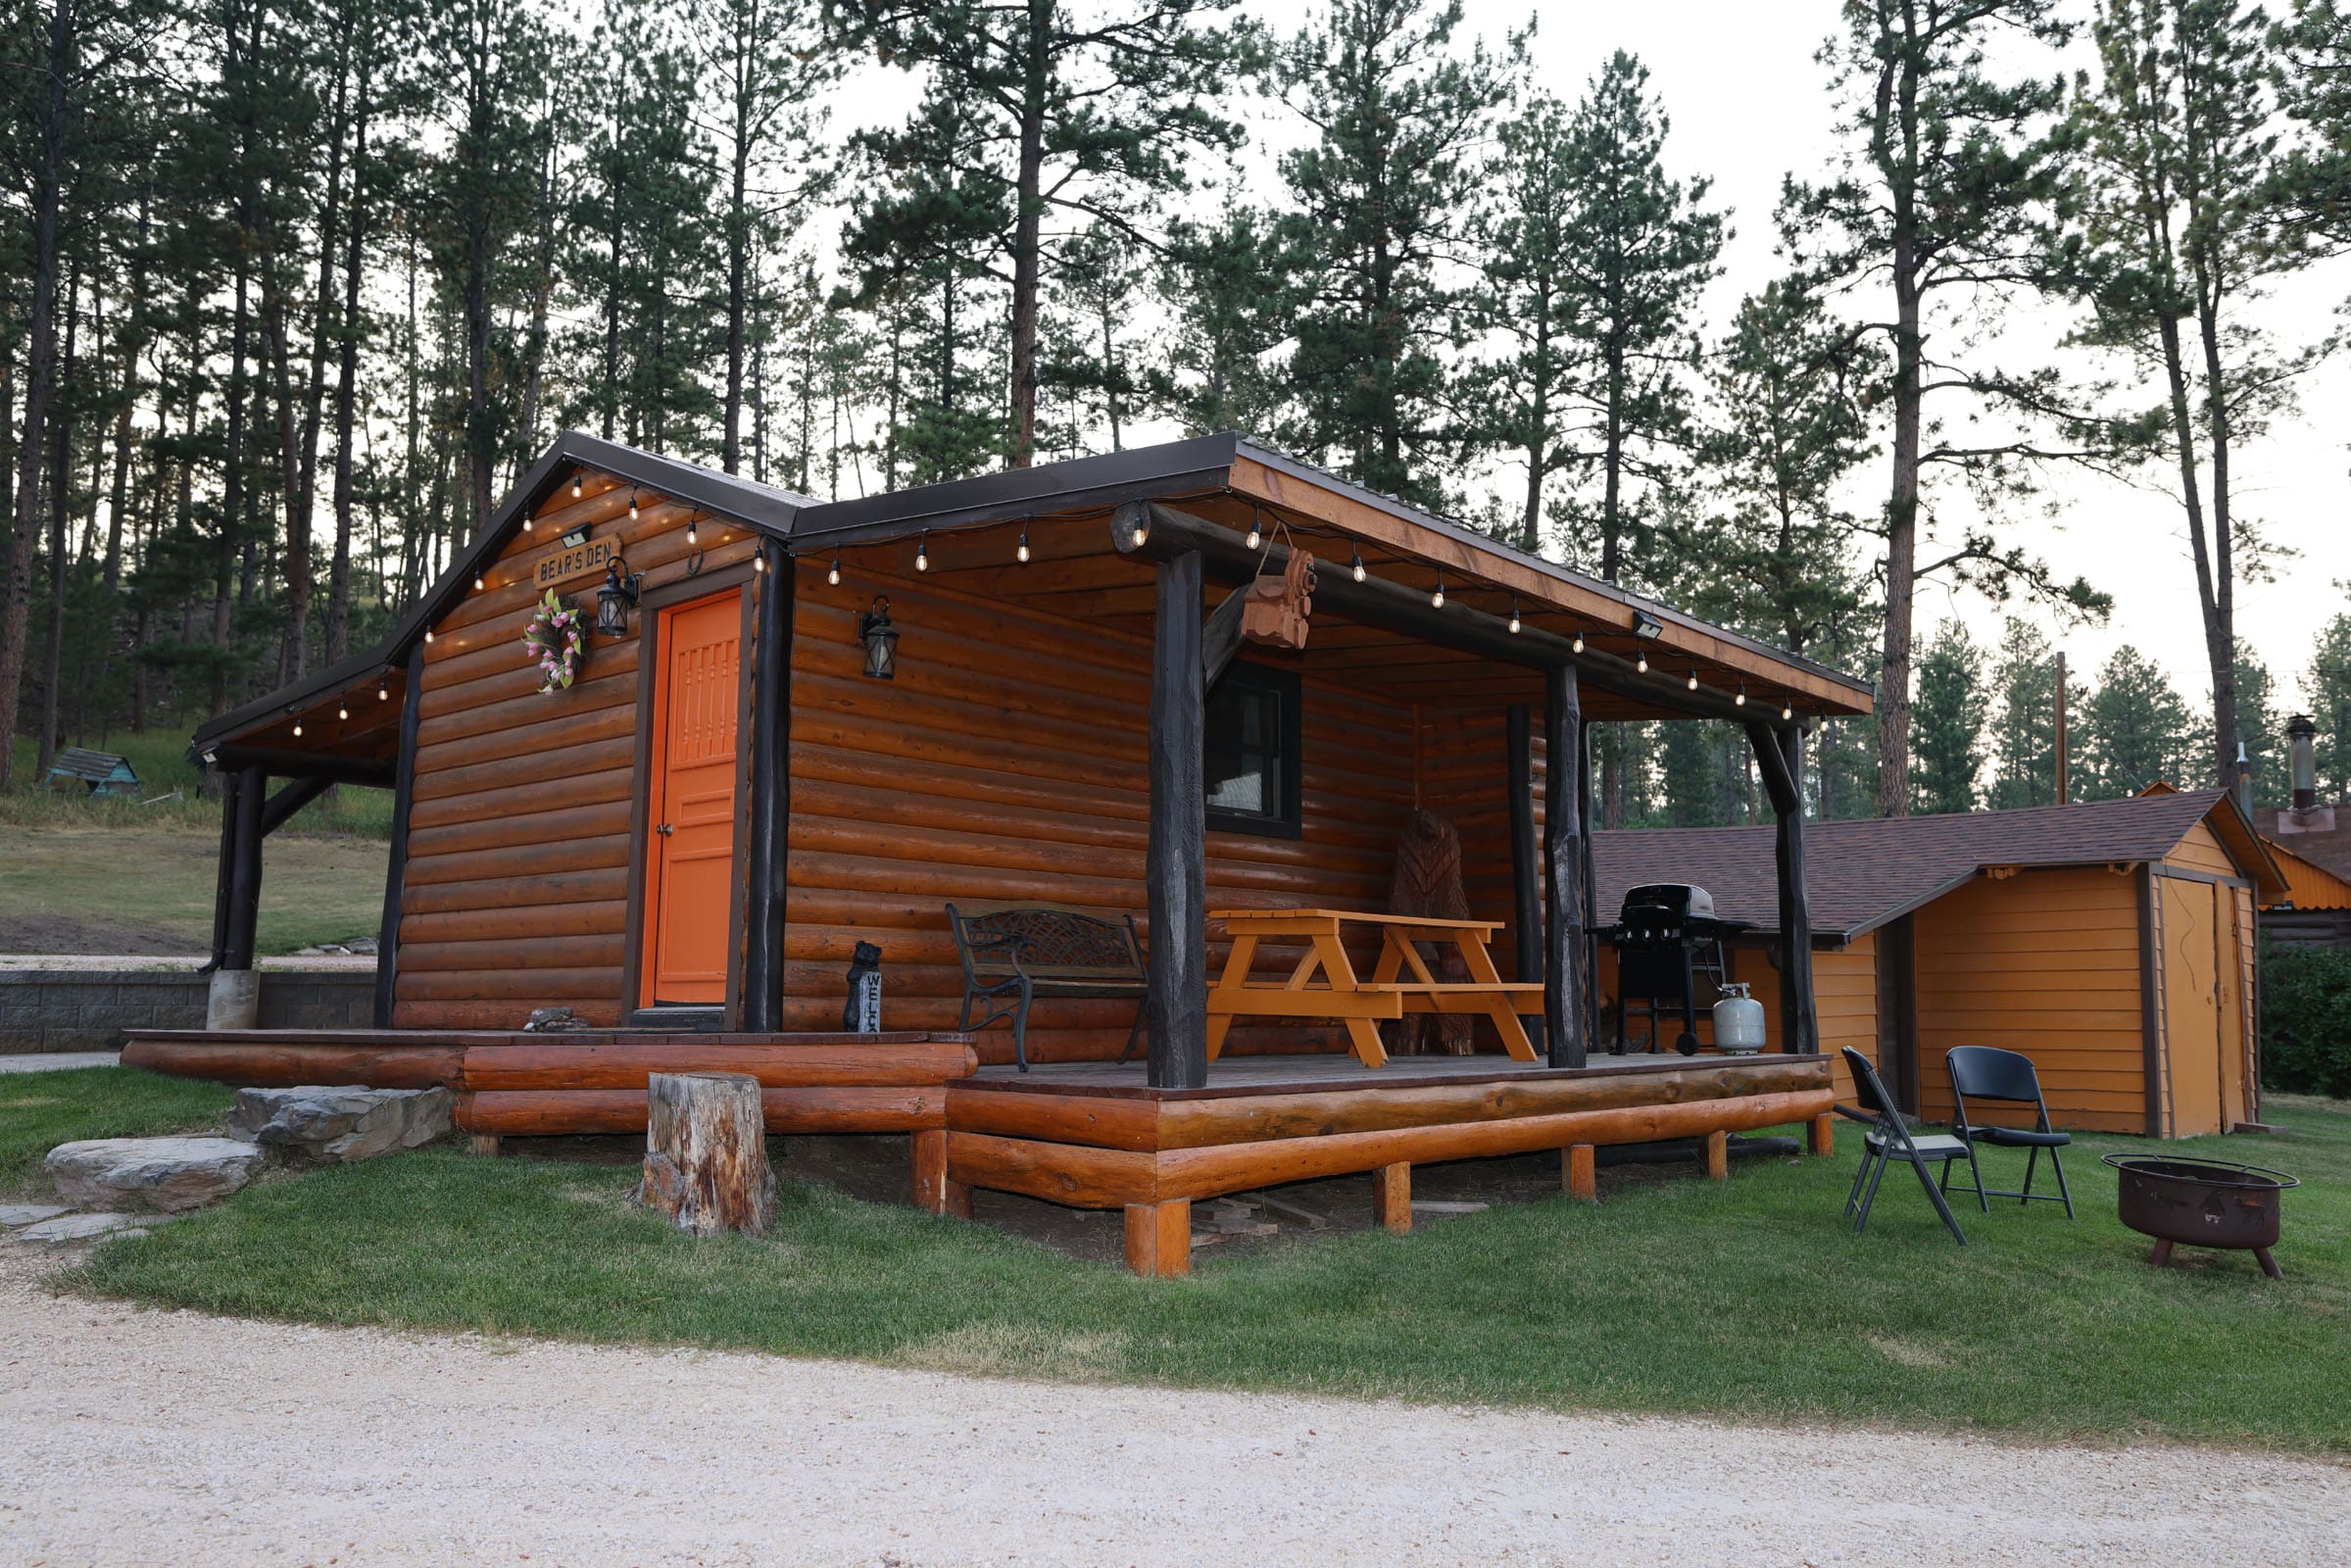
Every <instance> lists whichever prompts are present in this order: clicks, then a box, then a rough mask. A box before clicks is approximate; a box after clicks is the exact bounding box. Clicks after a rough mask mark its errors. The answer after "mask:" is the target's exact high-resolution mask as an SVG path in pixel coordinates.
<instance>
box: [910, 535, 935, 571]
mask: <svg viewBox="0 0 2351 1568" xmlns="http://www.w3.org/2000/svg"><path fill="white" fill-rule="evenodd" d="M914 569H915V570H916V571H928V570H930V569H931V531H930V530H929V529H928V528H925V529H923V530H922V537H921V538H920V539H918V540H916V541H915V542H914Z"/></svg>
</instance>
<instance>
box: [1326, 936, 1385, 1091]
mask: <svg viewBox="0 0 2351 1568" xmlns="http://www.w3.org/2000/svg"><path fill="white" fill-rule="evenodd" d="M1314 951H1315V953H1316V954H1317V955H1318V956H1320V957H1321V959H1322V968H1323V973H1324V974H1325V975H1327V976H1328V977H1329V978H1330V982H1331V989H1332V991H1334V992H1342V993H1348V994H1353V993H1356V992H1359V991H1360V990H1361V986H1360V983H1359V982H1358V981H1357V980H1356V979H1355V966H1354V964H1353V963H1352V962H1350V961H1349V960H1348V958H1347V949H1346V947H1345V946H1343V945H1342V944H1341V943H1340V940H1339V932H1338V929H1337V926H1336V923H1334V925H1333V928H1332V929H1331V930H1330V931H1329V932H1328V933H1317V934H1316V935H1315V938H1314ZM1346 1022H1347V1038H1348V1039H1349V1040H1351V1041H1353V1042H1354V1045H1355V1054H1356V1055H1357V1056H1358V1057H1360V1058H1362V1062H1363V1065H1364V1066H1366V1067H1385V1066H1387V1065H1388V1048H1387V1047H1386V1046H1384V1045H1382V1044H1380V1027H1379V1025H1378V1024H1375V1023H1373V1022H1372V1021H1371V1020H1370V1019H1369V1018H1365V1017H1361V1016H1349V1017H1347V1019H1346Z"/></svg>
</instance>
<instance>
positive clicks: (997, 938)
mask: <svg viewBox="0 0 2351 1568" xmlns="http://www.w3.org/2000/svg"><path fill="white" fill-rule="evenodd" d="M947 921H948V924H949V925H950V926H952V927H953V928H954V929H955V954H956V956H958V957H960V958H961V959H962V961H963V1012H962V1017H961V1019H960V1021H958V1022H957V1023H956V1025H955V1027H956V1028H957V1029H958V1030H971V1031H977V1030H980V1029H985V1028H987V1027H988V1026H989V1025H990V1024H992V1023H995V1022H996V1021H997V1020H998V1019H1000V1018H1009V1019H1011V1020H1012V1058H1013V1060H1015V1061H1017V1062H1018V1063H1019V1064H1020V1070H1021V1071H1022V1072H1027V1071H1028V1070H1029V1045H1028V1035H1029V1005H1030V1004H1031V1003H1033V1002H1034V1001H1036V999H1037V998H1039V997H1132V998H1134V999H1135V1002H1136V1006H1135V1022H1134V1026H1133V1027H1132V1028H1130V1029H1128V1030H1127V1043H1126V1049H1125V1050H1124V1051H1122V1052H1120V1053H1119V1054H1118V1059H1119V1060H1120V1061H1125V1060H1126V1059H1127V1058H1128V1057H1130V1056H1132V1055H1133V1054H1135V1040H1136V1037H1137V1036H1138V1035H1140V1034H1141V1033H1142V1031H1143V1005H1142V1003H1143V998H1144V996H1145V994H1146V993H1147V992H1148V991H1149V990H1150V977H1149V975H1148V974H1147V973H1146V971H1145V969H1144V966H1143V944H1142V943H1141V942H1140V941H1138V940H1137V938H1136V936H1135V917H1134V916H1133V915H1131V914H1121V913H1118V912H1116V911H1113V910H1108V909H1080V908H1074V907H1069V906H1067V905H1059V904H967V905H964V906H962V907H956V906H955V905H953V904H951V905H949V906H948V907H947ZM981 1004H985V1005H986V1007H987V1016H985V1017H983V1018H982V1019H980V1021H979V1022H978V1023H973V1022H972V1021H971V1014H972V1010H973V1008H974V1007H975V1006H976V1005H981Z"/></svg>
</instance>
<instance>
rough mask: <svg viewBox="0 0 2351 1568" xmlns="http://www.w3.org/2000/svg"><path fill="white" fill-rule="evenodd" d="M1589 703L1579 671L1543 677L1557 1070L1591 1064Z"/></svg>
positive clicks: (1548, 950) (1549, 1015)
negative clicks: (1582, 754)
mask: <svg viewBox="0 0 2351 1568" xmlns="http://www.w3.org/2000/svg"><path fill="white" fill-rule="evenodd" d="M1581 708H1582V704H1581V700H1580V698H1579V697H1578V695H1577V691H1576V671H1575V666H1574V665H1572V664H1555V665H1553V666H1552V667H1551V668H1549V669H1547V670H1545V671H1544V672H1543V758H1544V762H1543V892H1544V894H1545V895H1546V897H1547V902H1548V903H1549V905H1550V920H1549V923H1548V924H1547V925H1546V926H1545V928H1544V931H1543V1029H1544V1031H1545V1033H1546V1034H1547V1035H1548V1036H1549V1041H1550V1064H1551V1065H1552V1066H1554V1067H1581V1066H1583V1065H1584V1054H1585V1032H1584V997H1583V986H1582V984H1581V981H1582V978H1583V967H1584V957H1583V955H1584V851H1585V844H1584V808H1583V805H1582V803H1581V802H1580V801H1578V800H1577V796H1578V795H1580V794H1581V793H1582V791H1581V790H1579V789H1578V788H1577V785H1578V784H1579V783H1580V782H1581V779H1580V773H1581V771H1582V770H1581V769H1579V768H1578V767H1577V766H1576V761H1575V758H1576V743H1577V741H1578V740H1579V739H1581V738H1582V735H1583V713H1582V711H1581Z"/></svg>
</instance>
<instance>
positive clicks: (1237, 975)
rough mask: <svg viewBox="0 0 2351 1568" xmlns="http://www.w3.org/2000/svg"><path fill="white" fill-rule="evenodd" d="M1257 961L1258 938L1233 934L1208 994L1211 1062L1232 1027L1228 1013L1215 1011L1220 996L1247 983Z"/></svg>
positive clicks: (1220, 1051)
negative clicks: (1220, 970) (1222, 967)
mask: <svg viewBox="0 0 2351 1568" xmlns="http://www.w3.org/2000/svg"><path fill="white" fill-rule="evenodd" d="M1256 961H1257V939H1256V937H1255V936H1254V935H1253V934H1252V933H1249V932H1247V931H1243V932H1239V933H1237V934H1235V936H1234V938H1233V946H1232V948H1231V950H1230V951H1228V952H1227V953H1226V954H1225V959H1224V973H1222V974H1220V975H1218V976H1217V977H1216V984H1215V986H1214V987H1213V988H1212V989H1211V990H1210V991H1209V992H1208V1059H1209V1060H1210V1061H1214V1060H1215V1059H1216V1058H1217V1056H1218V1054H1220V1053H1222V1052H1223V1050H1224V1037H1225V1035H1226V1033H1227V1032H1229V1031H1230V1030H1231V1029H1232V1027H1233V1014H1232V1012H1231V1011H1230V1010H1226V1011H1222V1012H1220V1011H1218V1010H1217V1006H1216V1002H1217V997H1218V995H1219V994H1220V993H1223V992H1228V991H1239V990H1240V989H1241V988H1242V987H1244V986H1246V985H1248V984H1249V970H1250V969H1251V968H1252V967H1254V966H1255V964H1256Z"/></svg>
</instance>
